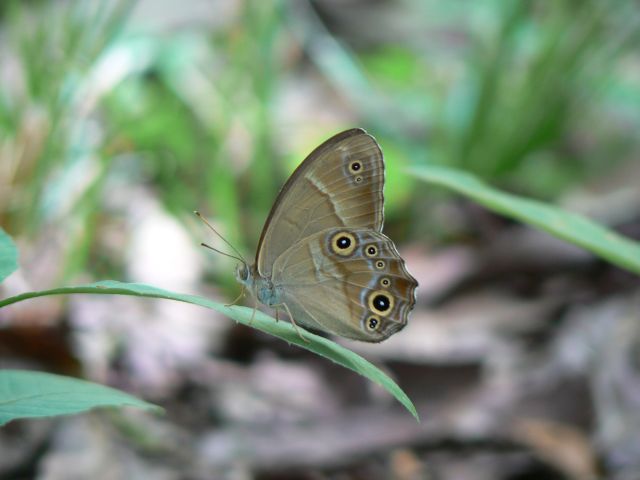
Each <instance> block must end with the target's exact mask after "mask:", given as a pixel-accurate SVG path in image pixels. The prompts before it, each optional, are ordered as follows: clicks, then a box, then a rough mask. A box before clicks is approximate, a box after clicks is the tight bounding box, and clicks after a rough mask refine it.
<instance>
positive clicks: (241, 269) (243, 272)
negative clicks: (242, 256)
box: [236, 263, 249, 283]
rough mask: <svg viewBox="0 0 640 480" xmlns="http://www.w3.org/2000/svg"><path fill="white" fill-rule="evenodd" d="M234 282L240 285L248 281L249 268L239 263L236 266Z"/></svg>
mask: <svg viewBox="0 0 640 480" xmlns="http://www.w3.org/2000/svg"><path fill="white" fill-rule="evenodd" d="M236 280H237V281H238V282H240V283H247V282H248V281H249V266H248V265H247V264H246V263H239V264H238V265H237V266H236Z"/></svg>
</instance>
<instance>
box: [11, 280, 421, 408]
mask: <svg viewBox="0 0 640 480" xmlns="http://www.w3.org/2000/svg"><path fill="white" fill-rule="evenodd" d="M73 293H94V294H102V295H105V294H108V295H133V296H138V297H152V298H165V299H169V300H177V301H180V302H186V303H192V304H194V305H200V306H202V307H206V308H210V309H212V310H215V311H217V312H220V313H222V314H224V315H226V316H228V317H230V318H232V319H234V320H235V321H237V322H239V323H242V324H244V325H250V326H252V327H253V328H257V329H258V330H261V331H263V332H265V333H268V334H270V335H273V336H276V337H278V338H281V339H283V340H285V341H286V342H288V343H290V344H294V345H297V346H299V347H302V348H306V349H307V350H309V351H311V352H313V353H316V354H318V355H322V356H323V357H326V358H328V359H329V360H332V361H334V362H335V363H337V364H339V365H342V366H343V367H346V368H349V369H351V370H353V371H355V372H356V373H359V374H360V375H362V376H364V377H366V378H368V379H369V380H371V381H373V382H375V383H377V384H378V385H380V386H382V387H383V388H384V389H386V390H387V391H388V392H389V393H391V394H392V395H393V396H394V397H395V398H396V399H397V400H398V401H399V402H400V403H401V404H402V405H404V407H405V408H406V409H407V410H409V412H410V413H411V414H412V415H413V416H414V417H415V418H416V420H418V413H417V412H416V409H415V407H414V405H413V403H412V402H411V400H410V399H409V397H408V396H407V394H406V393H404V392H403V391H402V389H401V388H400V387H399V386H398V385H397V384H396V383H395V382H394V381H393V380H391V378H389V377H388V376H387V375H386V374H385V373H384V372H382V371H381V370H380V369H379V368H377V367H375V366H374V365H372V364H371V363H369V362H368V361H367V360H365V359H364V358H362V357H361V356H359V355H357V354H356V353H354V352H352V351H351V350H348V349H346V348H344V347H342V346H340V345H338V344H337V343H335V342H333V341H331V340H329V339H326V338H324V337H321V336H318V335H314V334H313V333H310V332H306V331H305V332H304V333H303V335H304V338H305V340H303V339H301V338H300V336H298V333H297V332H296V330H295V328H294V327H293V325H291V324H290V323H288V322H276V321H275V319H274V318H272V317H269V316H268V315H265V314H264V313H262V312H259V311H256V312H255V316H254V318H253V320H252V315H253V310H252V309H250V308H246V307H238V306H233V307H227V306H225V305H222V304H221V303H217V302H213V301H211V300H208V299H206V298H203V297H198V296H195V295H185V294H179V293H174V292H170V291H167V290H162V289H160V288H156V287H153V286H150V285H144V284H139V283H122V282H115V281H110V280H108V281H103V282H98V283H93V284H90V285H83V286H78V287H64V288H55V289H52V290H44V291H39V292H28V293H24V294H22V295H16V296H15V297H10V298H6V299H4V300H0V308H2V307H3V306H6V305H10V304H12V303H16V302H20V301H23V300H27V299H30V298H36V297H42V296H46V295H65V294H73Z"/></svg>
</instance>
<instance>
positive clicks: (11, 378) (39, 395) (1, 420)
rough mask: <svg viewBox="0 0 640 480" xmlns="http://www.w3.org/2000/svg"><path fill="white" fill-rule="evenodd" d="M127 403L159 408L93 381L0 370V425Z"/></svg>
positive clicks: (151, 408) (24, 371) (119, 405)
mask: <svg viewBox="0 0 640 480" xmlns="http://www.w3.org/2000/svg"><path fill="white" fill-rule="evenodd" d="M123 406H131V407H138V408H144V409H146V410H155V411H162V408H160V407H158V406H156V405H152V404H150V403H147V402H145V401H143V400H140V399H138V398H136V397H133V396H131V395H129V394H127V393H124V392H121V391H120V390H116V389H114V388H109V387H105V386H104V385H99V384H97V383H91V382H87V381H85V380H79V379H77V378H71V377H64V376H61V375H54V374H51V373H42V372H32V371H28V370H0V426H1V425H4V424H5V423H7V422H10V421H11V420H15V419H18V418H35V417H52V416H56V415H70V414H73V413H80V412H84V411H87V410H90V409H92V408H97V407H123Z"/></svg>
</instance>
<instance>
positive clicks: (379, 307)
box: [369, 290, 393, 316]
mask: <svg viewBox="0 0 640 480" xmlns="http://www.w3.org/2000/svg"><path fill="white" fill-rule="evenodd" d="M369 309H370V310H371V311H373V312H375V313H377V314H379V315H383V316H386V315H389V313H390V312H391V310H392V309H393V297H392V296H391V295H389V294H388V293H387V292H384V291H381V290H377V291H375V292H372V293H371V295H369Z"/></svg>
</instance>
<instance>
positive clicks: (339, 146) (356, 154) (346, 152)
mask: <svg viewBox="0 0 640 480" xmlns="http://www.w3.org/2000/svg"><path fill="white" fill-rule="evenodd" d="M383 186H384V160H383V157H382V151H381V150H380V147H379V145H378V143H377V142H376V141H375V139H374V138H373V137H372V136H371V135H368V134H367V133H366V132H365V131H364V130H362V129H358V128H355V129H352V130H347V131H345V132H342V133H339V134H337V135H335V136H333V137H331V138H330V139H329V140H327V141H326V142H324V143H323V144H322V145H320V146H319V147H318V148H316V149H315V150H314V151H313V152H311V154H310V155H309V156H308V157H307V158H306V159H305V160H304V161H303V162H302V164H300V166H299V167H298V168H297V169H296V170H295V172H293V174H292V175H291V177H290V178H289V180H288V181H287V183H285V185H284V187H283V188H282V190H281V191H280V193H279V195H278V197H277V198H276V201H275V203H274V205H273V207H272V208H271V213H269V217H268V218H267V221H266V223H265V225H264V228H263V230H262V235H261V236H260V242H259V244H258V250H257V253H256V260H255V263H254V264H252V265H249V264H247V263H246V262H244V261H242V264H240V265H238V267H237V269H236V278H237V279H238V281H239V282H241V283H242V284H243V285H244V286H246V287H247V288H248V289H249V290H251V291H252V292H253V293H254V295H255V296H256V298H257V299H258V300H259V301H260V302H261V303H263V304H265V305H268V306H270V307H274V308H276V309H277V308H278V307H283V308H284V309H285V310H286V311H287V312H288V314H289V316H290V318H291V320H292V322H293V323H294V325H296V324H298V325H302V326H304V327H308V328H311V329H315V330H321V331H324V332H329V333H333V334H336V335H340V336H342V337H347V338H351V339H355V340H361V341H365V342H380V341H382V340H384V339H386V338H388V337H389V336H391V335H393V334H394V333H395V332H397V331H399V330H400V329H402V328H403V327H404V326H405V325H406V324H407V319H408V316H409V312H410V311H411V310H412V309H413V306H414V304H415V289H416V287H417V286H418V282H417V281H416V280H415V279H414V278H413V277H412V276H411V275H410V274H409V272H408V271H407V269H406V267H405V264H404V261H403V260H402V258H401V257H400V255H399V254H398V251H397V249H396V247H395V245H394V244H393V242H392V241H391V240H390V239H389V238H388V237H386V236H385V235H384V234H383V233H382V223H383V217H384V213H383V207H384V196H383V192H382V190H383Z"/></svg>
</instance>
